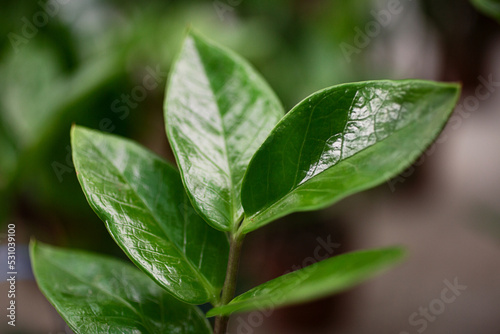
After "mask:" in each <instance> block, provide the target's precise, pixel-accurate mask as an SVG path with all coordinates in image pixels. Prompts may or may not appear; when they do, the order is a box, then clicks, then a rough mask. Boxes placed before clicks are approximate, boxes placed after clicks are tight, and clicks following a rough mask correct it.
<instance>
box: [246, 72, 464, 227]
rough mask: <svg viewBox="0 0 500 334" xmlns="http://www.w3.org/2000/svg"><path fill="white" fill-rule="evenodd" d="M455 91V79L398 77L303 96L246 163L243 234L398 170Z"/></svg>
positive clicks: (441, 117) (437, 122)
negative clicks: (403, 78) (444, 80)
mask: <svg viewBox="0 0 500 334" xmlns="http://www.w3.org/2000/svg"><path fill="white" fill-rule="evenodd" d="M458 95H459V87H458V86H457V85H455V84H442V83H434V82H428V81H421V80H403V81H368V82H362V83H350V84H343V85H338V86H334V87H330V88H326V89H324V90H321V91H319V92H316V93H314V94H312V95H311V96H309V97H307V98H306V99H304V100H303V101H302V102H300V103H299V104H298V105H297V106H295V107H294V108H293V109H292V110H291V111H290V112H289V113H288V114H287V115H286V116H285V117H284V118H283V119H282V120H281V122H280V123H279V124H278V125H277V126H276V128H275V129H274V130H273V131H272V132H271V134H270V135H269V137H268V139H267V140H266V141H265V142H264V144H263V145H262V146H261V147H260V149H259V150H258V151H257V153H256V154H255V156H254V157H253V158H252V161H251V162H250V165H249V167H248V170H247V173H246V175H245V179H244V181H243V189H242V202H243V207H244V209H245V220H244V222H243V224H242V227H241V229H242V232H243V233H248V232H250V231H252V230H255V229H256V228H258V227H260V226H263V225H265V224H267V223H269V222H271V221H273V220H275V219H277V218H279V217H282V216H284V215H286V214H288V213H291V212H295V211H306V210H315V209H320V208H324V207H326V206H328V205H331V204H332V203H334V202H336V201H338V200H340V199H342V198H343V197H346V196H348V195H350V194H353V193H355V192H358V191H361V190H365V189H367V188H370V187H373V186H376V185H378V184H380V183H382V182H384V181H386V180H387V179H388V178H390V177H392V176H394V175H396V174H397V173H399V172H401V171H402V170H404V168H406V167H408V165H409V164H410V163H412V162H413V160H415V159H416V158H417V157H418V156H419V155H420V154H421V152H422V151H423V150H424V149H425V148H426V147H427V146H428V145H429V144H430V143H431V142H432V140H434V138H436V136H437V135H438V133H439V132H440V130H441V129H442V127H443V125H444V124H445V122H446V120H447V119H448V117H449V115H450V113H451V111H452V110H453V107H454V105H455V103H456V101H457V98H458Z"/></svg>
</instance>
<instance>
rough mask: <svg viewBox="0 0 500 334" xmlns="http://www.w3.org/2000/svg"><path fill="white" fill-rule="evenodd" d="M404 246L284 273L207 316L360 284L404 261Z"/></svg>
mask: <svg viewBox="0 0 500 334" xmlns="http://www.w3.org/2000/svg"><path fill="white" fill-rule="evenodd" d="M403 256H404V251H403V250H402V249H401V248H385V249H377V250H366V251H357V252H352V253H347V254H342V255H339V256H335V257H332V258H330V259H328V260H324V261H321V262H317V263H315V264H312V265H310V266H308V267H305V268H303V269H300V270H297V271H294V272H291V273H289V274H286V275H283V276H280V277H278V278H275V279H273V280H271V281H268V282H266V283H264V284H261V285H259V286H257V287H255V288H253V289H251V290H249V291H247V292H245V293H243V294H241V295H239V296H238V297H236V298H234V299H233V300H232V301H231V302H230V303H229V304H227V305H223V306H219V307H216V308H213V309H212V310H210V311H209V312H208V313H207V316H210V317H211V316H214V315H228V314H231V313H234V312H246V311H252V310H258V309H273V308H276V307H280V306H285V305H291V304H297V303H302V302H306V301H310V300H313V299H315V298H321V297H324V296H325V295H328V294H332V293H337V292H340V291H343V290H346V289H348V288H350V287H353V286H354V285H357V284H359V283H361V282H363V281H365V280H367V279H369V278H371V277H373V276H374V275H375V274H378V273H380V272H381V271H382V270H385V269H387V268H389V267H391V266H393V265H394V264H396V263H397V262H399V261H401V259H402V258H403Z"/></svg>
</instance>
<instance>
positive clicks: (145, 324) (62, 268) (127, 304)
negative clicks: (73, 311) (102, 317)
mask: <svg viewBox="0 0 500 334" xmlns="http://www.w3.org/2000/svg"><path fill="white" fill-rule="evenodd" d="M45 260H46V261H48V262H50V263H52V265H53V266H55V267H56V268H58V269H59V270H61V271H63V272H65V273H67V274H68V275H69V276H71V277H73V278H74V279H76V280H77V281H79V282H81V283H83V285H89V286H91V287H93V288H95V289H97V290H99V291H102V292H104V293H105V294H107V295H108V296H110V297H112V298H113V299H116V300H118V301H120V302H121V303H123V304H124V305H125V306H126V307H127V308H129V309H131V310H132V311H133V312H134V313H135V314H136V315H137V316H138V317H139V318H140V319H141V321H142V325H143V326H144V327H146V328H147V329H148V330H150V331H151V332H152V333H155V332H156V331H153V330H151V327H150V326H149V325H148V324H147V322H146V321H145V318H144V316H143V315H141V314H140V313H139V312H138V311H137V309H136V308H135V307H133V306H132V305H131V304H130V303H129V302H128V301H126V300H125V299H123V298H122V297H120V296H118V295H115V294H112V293H111V292H109V291H108V290H106V289H104V288H103V287H101V286H99V285H95V284H92V283H91V281H84V280H83V279H82V278H80V277H78V276H77V275H75V274H74V273H73V272H71V271H69V270H68V269H66V268H64V267H61V266H59V265H58V263H57V262H53V261H52V260H51V258H50V257H46V259H45Z"/></svg>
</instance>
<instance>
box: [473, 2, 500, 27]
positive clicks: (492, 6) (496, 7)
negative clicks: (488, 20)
mask: <svg viewBox="0 0 500 334" xmlns="http://www.w3.org/2000/svg"><path fill="white" fill-rule="evenodd" d="M471 1H472V3H473V4H474V5H475V6H476V7H477V8H478V9H479V10H481V11H482V12H483V13H485V14H487V15H489V16H491V17H494V18H495V19H497V20H498V21H499V22H500V0H471Z"/></svg>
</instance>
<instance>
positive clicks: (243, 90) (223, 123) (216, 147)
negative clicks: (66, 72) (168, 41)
mask: <svg viewBox="0 0 500 334" xmlns="http://www.w3.org/2000/svg"><path fill="white" fill-rule="evenodd" d="M166 94H167V96H166V100H165V122H166V131H167V134H168V138H169V140H170V143H171V145H172V148H173V151H174V154H175V156H176V159H177V163H178V165H179V168H180V171H181V175H182V178H183V181H184V185H185V187H186V189H187V191H188V194H189V196H190V199H191V201H192V203H193V205H194V207H195V209H196V210H197V211H198V212H199V213H200V215H201V216H202V217H204V218H205V220H206V221H207V222H208V223H209V224H211V225H212V226H213V227H215V228H217V229H220V230H226V231H229V230H231V229H233V228H234V227H235V224H236V223H238V222H239V221H240V219H241V217H242V215H243V209H242V206H241V198H240V196H241V195H240V194H241V182H242V179H243V175H244V173H245V170H246V168H247V165H248V162H249V161H250V159H251V157H252V156H253V154H254V153H255V151H256V150H257V148H258V147H259V146H260V145H261V144H262V142H263V141H264V140H265V138H266V137H267V135H268V134H269V132H270V131H271V130H272V128H273V127H274V125H275V124H276V123H277V122H278V120H279V119H280V118H281V117H282V116H283V109H282V107H281V104H280V102H279V101H278V99H277V98H276V96H275V95H274V93H273V92H272V91H271V89H270V88H269V87H268V85H267V84H266V83H265V82H264V80H263V79H262V78H261V77H260V76H259V75H258V74H257V73H256V72H255V71H254V70H253V68H252V67H251V66H250V65H249V64H248V63H247V62H246V61H245V60H243V59H241V58H240V57H238V56H237V55H235V54H234V53H232V52H231V51H229V50H225V49H223V48H221V47H218V46H216V45H214V44H212V43H210V42H208V41H206V40H204V39H203V38H201V37H199V36H198V35H195V34H189V35H188V36H187V37H186V39H185V41H184V44H183V47H182V50H181V53H180V55H179V56H178V59H177V61H176V63H175V65H174V66H173V69H172V72H171V75H170V80H169V84H168V87H167V93H166Z"/></svg>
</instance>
